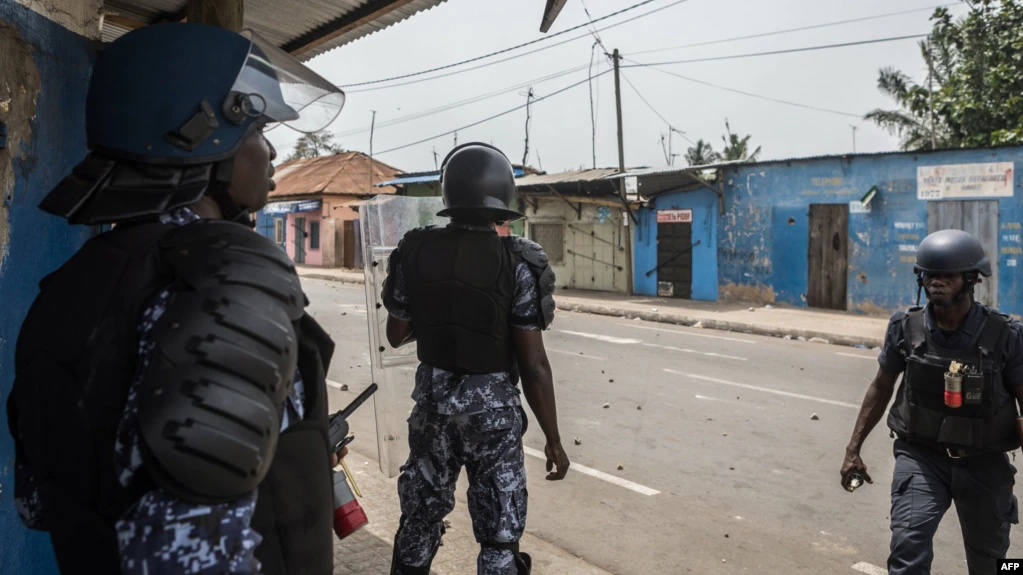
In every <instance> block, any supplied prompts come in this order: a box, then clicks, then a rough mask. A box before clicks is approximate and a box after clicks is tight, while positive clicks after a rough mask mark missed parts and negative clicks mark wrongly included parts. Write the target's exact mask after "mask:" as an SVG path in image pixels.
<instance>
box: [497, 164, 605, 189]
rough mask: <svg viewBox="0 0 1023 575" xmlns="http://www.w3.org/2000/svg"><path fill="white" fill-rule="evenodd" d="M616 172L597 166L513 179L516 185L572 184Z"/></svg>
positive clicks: (603, 177)
mask: <svg viewBox="0 0 1023 575" xmlns="http://www.w3.org/2000/svg"><path fill="white" fill-rule="evenodd" d="M616 173H618V170H615V169H613V168H597V169H595V170H593V169H591V170H574V171H571V172H561V173H560V174H530V175H528V176H523V177H521V178H519V179H517V180H515V185H516V186H518V187H520V188H521V187H524V186H545V185H552V184H572V183H576V182H594V181H598V180H604V179H606V178H607V177H608V176H610V175H612V174H616Z"/></svg>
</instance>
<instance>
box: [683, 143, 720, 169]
mask: <svg viewBox="0 0 1023 575" xmlns="http://www.w3.org/2000/svg"><path fill="white" fill-rule="evenodd" d="M684 159H685V161H686V164H689V165H690V166H706V165H707V164H713V163H714V162H716V161H718V153H717V152H715V151H714V147H713V146H711V145H710V142H705V141H704V140H703V139H699V140H696V143H695V144H693V145H692V146H691V147H690V148H689V149H687V150H686V154H685V156H684Z"/></svg>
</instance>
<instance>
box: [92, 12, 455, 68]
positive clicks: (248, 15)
mask: <svg viewBox="0 0 1023 575" xmlns="http://www.w3.org/2000/svg"><path fill="white" fill-rule="evenodd" d="M444 1H445V0H315V1H309V0H245V23H244V26H245V27H246V28H252V29H253V30H255V31H256V32H258V33H259V34H260V35H261V36H263V37H264V38H266V39H267V40H269V41H271V42H273V43H274V44H275V45H277V46H279V47H281V48H283V49H284V50H285V51H287V52H290V53H291V54H293V55H294V56H295V57H297V58H298V59H300V60H308V59H310V58H313V57H315V56H319V55H320V54H323V53H324V52H328V51H330V50H333V49H334V48H337V47H339V46H343V45H344V44H347V43H349V42H352V41H354V40H357V39H359V38H362V37H363V36H368V35H370V34H372V33H374V32H377V31H379V30H383V29H384V28H387V27H388V26H391V25H394V24H397V23H398V22H401V21H402V20H405V19H407V18H409V17H411V16H413V15H415V14H416V13H418V12H422V11H423V10H429V9H430V8H433V7H434V6H437V5H438V4H441V3H443V2H444ZM187 3H188V0H104V2H103V12H104V19H103V28H102V31H101V32H102V36H103V41H105V42H112V41H113V40H115V39H116V38H118V37H120V36H121V35H123V34H125V33H127V32H128V31H129V30H133V29H135V28H140V27H142V26H146V25H149V24H155V23H157V22H179V21H181V20H183V19H184V17H185V6H186V4H187Z"/></svg>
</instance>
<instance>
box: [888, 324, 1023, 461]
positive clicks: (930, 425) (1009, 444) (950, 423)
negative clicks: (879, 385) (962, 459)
mask: <svg viewBox="0 0 1023 575" xmlns="http://www.w3.org/2000/svg"><path fill="white" fill-rule="evenodd" d="M902 329H903V333H904V342H905V345H904V348H903V350H902V353H903V355H904V356H905V357H906V372H905V374H904V375H903V378H902V384H901V386H900V388H899V390H898V393H897V396H896V399H895V404H894V405H893V406H892V408H891V411H890V412H889V414H888V427H890V428H891V429H892V431H894V432H895V433H897V434H898V435H899V436H900V437H903V438H905V439H908V440H913V441H918V442H924V443H929V444H935V445H936V446H939V447H943V448H958V449H966V450H975V451H978V452H996V451H1011V450H1014V449H1016V448H1017V447H1019V440H1018V438H1017V435H1016V417H1017V416H1018V412H1017V409H1016V403H1015V400H1014V399H1013V397H1014V396H1013V394H1012V393H1009V392H1005V391H1004V390H1001V391H1003V392H1002V393H996V390H999V388H1001V387H1002V386H1003V385H1004V383H1003V382H1002V366H1003V361H1002V351H1001V350H1002V346H1003V343H1004V338H1005V337H1007V336H1008V333H1009V329H1008V320H1007V319H1006V317H1005V316H1003V315H1001V314H999V313H997V312H994V311H989V312H987V313H986V316H985V319H984V323H983V324H982V326H981V328H980V330H979V331H978V334H977V336H976V337H975V338H974V340H973V341H972V342H971V344H970V346H969V347H967V348H966V349H964V350H962V351H952V350H948V349H944V348H942V347H940V346H938V345H937V344H936V343H935V342H934V341H933V339H932V338H931V337H930V334H929V333H928V330H927V327H926V325H925V322H924V311H923V309H922V308H913V309H911V310H910V311H909V312H908V313H907V314H906V316H905V317H904V318H903V320H902ZM953 361H956V362H959V363H962V364H965V365H966V366H967V367H966V374H965V376H964V377H963V381H962V394H963V401H962V405H961V406H960V407H957V408H952V407H948V406H946V405H945V372H947V371H948V370H949V366H950V364H951V362H953Z"/></svg>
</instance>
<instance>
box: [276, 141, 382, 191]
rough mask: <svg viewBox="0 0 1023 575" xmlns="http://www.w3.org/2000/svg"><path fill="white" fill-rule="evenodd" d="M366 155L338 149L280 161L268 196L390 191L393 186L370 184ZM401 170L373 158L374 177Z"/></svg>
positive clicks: (375, 178) (378, 177)
mask: <svg viewBox="0 0 1023 575" xmlns="http://www.w3.org/2000/svg"><path fill="white" fill-rule="evenodd" d="M369 164H370V161H369V156H367V155H366V154H363V153H362V152H340V153H338V154H334V155H332V156H321V157H319V158H309V159H302V160H292V161H291V162H287V163H284V164H281V166H280V167H278V168H277V173H276V174H274V182H276V183H277V189H275V190H274V191H272V192H270V199H271V200H275V199H277V200H279V199H281V198H288V197H293V196H302V195H310V194H328V195H352V196H368V195H375V194H393V193H394V192H395V191H397V190H396V188H394V187H393V186H387V187H383V188H376V187H373V188H372V191H370V190H371V188H370V178H369ZM399 174H401V171H400V170H398V169H397V168H394V167H391V166H389V165H387V164H385V163H383V162H381V161H380V160H373V181H374V182H377V181H386V180H391V179H394V177H395V176H397V175H399Z"/></svg>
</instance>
